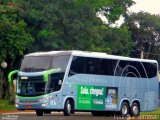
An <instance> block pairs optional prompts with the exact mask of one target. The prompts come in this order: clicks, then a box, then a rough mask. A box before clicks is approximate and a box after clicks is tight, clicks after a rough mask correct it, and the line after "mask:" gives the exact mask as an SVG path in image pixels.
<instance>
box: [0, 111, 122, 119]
mask: <svg viewBox="0 0 160 120" xmlns="http://www.w3.org/2000/svg"><path fill="white" fill-rule="evenodd" d="M116 119H117V120H119V119H118V118H115V117H111V116H110V117H106V116H102V117H95V116H92V115H91V113H89V112H85V113H84V112H83V113H80V112H78V113H75V114H73V115H71V116H64V115H63V113H62V112H59V113H58V112H52V113H51V114H44V115H43V116H37V115H36V113H35V112H27V113H26V112H20V113H5V114H1V115H0V120H116Z"/></svg>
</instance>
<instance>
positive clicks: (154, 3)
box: [100, 0, 160, 27]
mask: <svg viewBox="0 0 160 120" xmlns="http://www.w3.org/2000/svg"><path fill="white" fill-rule="evenodd" d="M133 1H134V2H135V5H132V6H131V7H130V8H129V9H128V10H129V11H130V12H140V11H144V12H149V13H151V14H160V0H133ZM100 18H101V19H102V20H103V22H105V23H108V20H107V19H106V18H105V17H104V16H100ZM123 22H124V17H122V16H120V19H119V20H117V21H116V22H115V24H111V27H116V26H117V27H119V26H120V25H121V24H122V23H123Z"/></svg>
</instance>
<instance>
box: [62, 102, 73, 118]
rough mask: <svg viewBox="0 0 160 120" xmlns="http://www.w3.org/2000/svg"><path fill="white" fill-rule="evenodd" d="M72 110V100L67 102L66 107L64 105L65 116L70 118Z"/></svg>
mask: <svg viewBox="0 0 160 120" xmlns="http://www.w3.org/2000/svg"><path fill="white" fill-rule="evenodd" d="M71 109H72V104H71V101H70V100H66V102H65V105H64V110H63V114H64V115H65V116H69V115H70V114H71Z"/></svg>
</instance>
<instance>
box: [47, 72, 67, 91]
mask: <svg viewBox="0 0 160 120" xmlns="http://www.w3.org/2000/svg"><path fill="white" fill-rule="evenodd" d="M63 77H64V73H54V74H51V79H50V80H49V82H48V85H47V93H50V92H54V91H59V90H60V89H61V84H59V82H60V81H61V82H62V81H63Z"/></svg>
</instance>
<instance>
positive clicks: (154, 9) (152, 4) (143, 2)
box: [129, 0, 160, 14]
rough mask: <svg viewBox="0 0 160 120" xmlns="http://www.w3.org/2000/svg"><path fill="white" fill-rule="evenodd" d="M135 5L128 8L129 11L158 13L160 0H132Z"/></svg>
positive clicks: (159, 11) (159, 12)
mask: <svg viewBox="0 0 160 120" xmlns="http://www.w3.org/2000/svg"><path fill="white" fill-rule="evenodd" d="M133 1H135V2H136V4H135V5H133V6H131V7H130V8H129V11H133V12H139V11H145V12H149V13H151V14H160V0H133Z"/></svg>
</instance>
